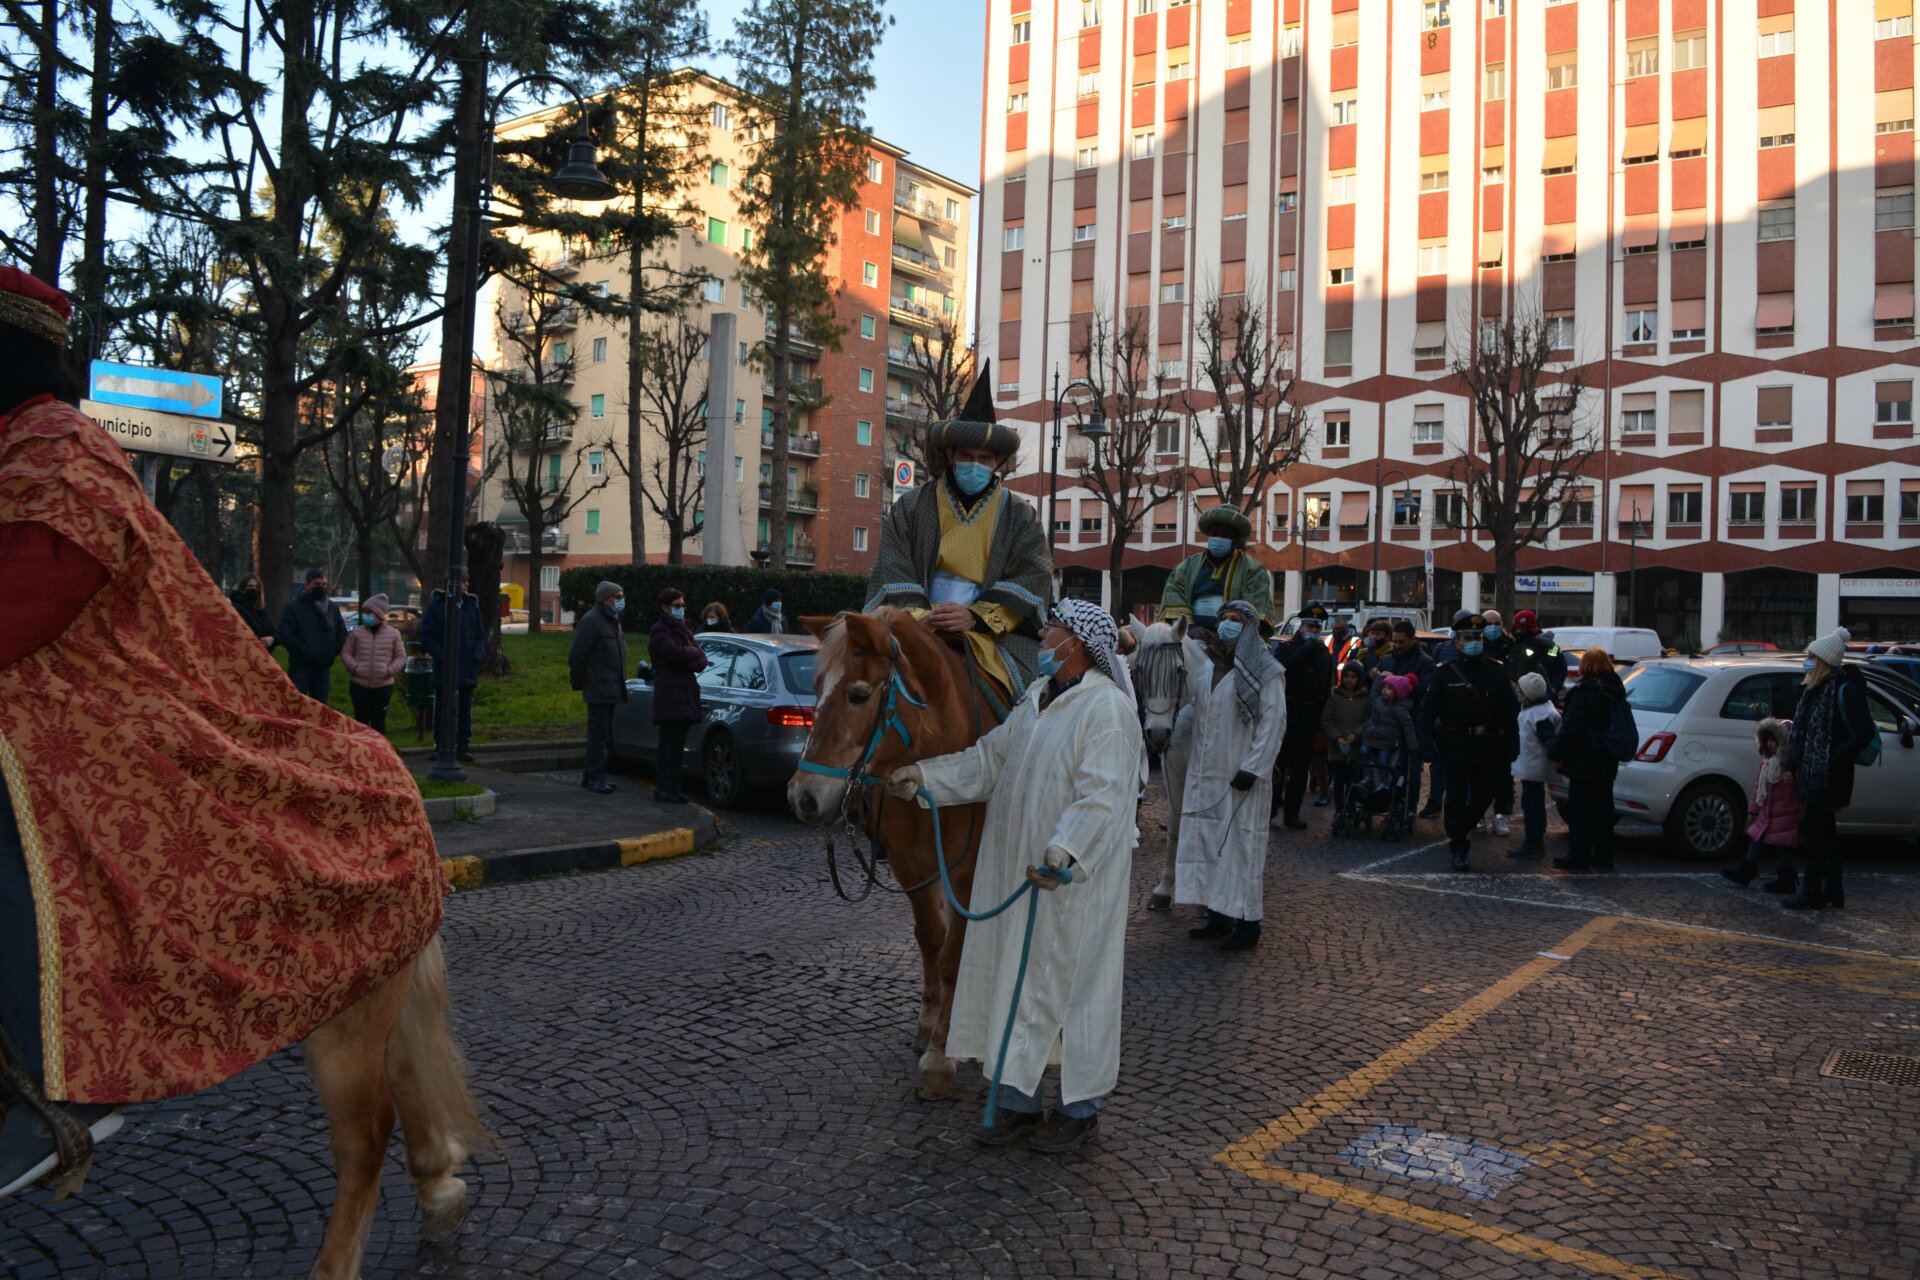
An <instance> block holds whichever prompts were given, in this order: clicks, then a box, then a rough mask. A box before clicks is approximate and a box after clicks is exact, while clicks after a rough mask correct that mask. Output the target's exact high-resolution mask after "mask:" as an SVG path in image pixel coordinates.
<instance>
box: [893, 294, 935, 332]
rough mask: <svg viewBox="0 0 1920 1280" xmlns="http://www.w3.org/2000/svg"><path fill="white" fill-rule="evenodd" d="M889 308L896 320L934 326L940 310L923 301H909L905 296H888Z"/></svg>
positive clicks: (929, 326)
mask: <svg viewBox="0 0 1920 1280" xmlns="http://www.w3.org/2000/svg"><path fill="white" fill-rule="evenodd" d="M887 310H888V311H889V312H891V313H892V315H893V318H894V319H896V320H904V321H906V322H907V323H908V324H911V325H919V326H923V327H926V328H932V327H933V322H934V320H935V319H936V318H937V317H938V316H939V314H940V313H939V312H937V311H935V310H934V309H933V308H932V307H929V306H926V305H924V304H923V303H918V302H909V301H907V299H905V298H888V299H887Z"/></svg>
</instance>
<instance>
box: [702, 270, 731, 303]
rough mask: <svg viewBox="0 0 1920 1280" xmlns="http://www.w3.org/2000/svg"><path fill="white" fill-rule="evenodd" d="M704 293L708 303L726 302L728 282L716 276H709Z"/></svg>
mask: <svg viewBox="0 0 1920 1280" xmlns="http://www.w3.org/2000/svg"><path fill="white" fill-rule="evenodd" d="M703 292H704V294H705V296H706V299H707V301H708V302H725V301H726V300H727V282H726V281H725V280H721V279H719V278H717V277H715V276H708V277H707V280H706V284H705V286H704V288H703Z"/></svg>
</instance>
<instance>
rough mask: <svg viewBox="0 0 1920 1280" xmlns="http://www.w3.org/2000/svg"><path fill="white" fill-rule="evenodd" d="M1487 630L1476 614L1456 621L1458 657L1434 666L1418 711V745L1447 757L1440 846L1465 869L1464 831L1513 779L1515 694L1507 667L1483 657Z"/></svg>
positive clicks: (1517, 729)
mask: <svg viewBox="0 0 1920 1280" xmlns="http://www.w3.org/2000/svg"><path fill="white" fill-rule="evenodd" d="M1492 630H1493V628H1491V627H1489V626H1488V624H1487V620H1486V618H1485V617H1484V616H1483V615H1481V614H1477V613H1471V614H1467V615H1466V616H1465V617H1463V618H1456V619H1455V621H1454V627H1453V636H1454V643H1455V646H1456V647H1457V650H1458V654H1459V656H1457V657H1454V658H1449V659H1448V660H1447V661H1445V662H1442V663H1441V664H1440V666H1439V669H1438V670H1436V671H1435V672H1434V676H1433V684H1432V686H1431V687H1429V688H1428V689H1427V691H1426V695H1425V696H1424V697H1423V698H1421V699H1420V701H1419V709H1418V712H1417V714H1418V716H1419V721H1420V742H1421V749H1422V750H1423V751H1425V752H1426V753H1427V755H1428V756H1429V758H1433V757H1443V758H1444V759H1445V760H1446V761H1447V771H1446V787H1447V792H1446V830H1447V844H1448V848H1449V849H1450V850H1451V851H1452V854H1453V869H1454V870H1455V871H1465V870H1466V869H1467V852H1468V849H1469V847H1470V840H1469V836H1470V835H1471V834H1472V832H1473V829H1474V828H1475V827H1477V826H1479V825H1480V820H1481V819H1482V818H1483V817H1485V816H1486V813H1487V810H1488V808H1489V807H1491V806H1492V805H1493V804H1494V803H1495V802H1496V801H1497V800H1498V799H1499V798H1500V793H1501V790H1502V788H1503V787H1509V788H1510V787H1511V786H1512V785H1513V773H1512V770H1511V766H1512V764H1513V761H1514V758H1515V757H1516V756H1518V755H1519V754H1520V699H1519V698H1518V697H1517V696H1516V695H1515V694H1514V690H1513V683H1512V682H1511V681H1509V680H1508V679H1507V670H1506V668H1505V667H1504V666H1502V665H1501V664H1500V663H1499V662H1498V661H1497V660H1495V659H1493V658H1489V657H1487V656H1486V644H1487V638H1488V633H1489V632H1490V631H1492Z"/></svg>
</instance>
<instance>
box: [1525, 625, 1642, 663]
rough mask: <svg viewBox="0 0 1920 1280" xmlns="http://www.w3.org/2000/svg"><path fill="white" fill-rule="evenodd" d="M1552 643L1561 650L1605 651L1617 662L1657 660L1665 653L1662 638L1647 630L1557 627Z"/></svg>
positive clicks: (1635, 628)
mask: <svg viewBox="0 0 1920 1280" xmlns="http://www.w3.org/2000/svg"><path fill="white" fill-rule="evenodd" d="M1553 642H1554V643H1555V644H1557V645H1559V646H1560V647H1561V648H1562V649H1592V648H1596V647H1597V648H1601V649H1605V650H1606V651H1607V653H1608V654H1609V655H1610V656H1612V658H1613V660H1614V661H1615V662H1635V661H1638V660H1639V659H1641V658H1657V657H1659V656H1660V655H1661V654H1663V653H1665V652H1666V650H1665V649H1663V648H1661V646H1660V636H1659V634H1658V633H1656V632H1654V631H1652V630H1650V629H1648V628H1646V627H1555V628H1554V629H1553Z"/></svg>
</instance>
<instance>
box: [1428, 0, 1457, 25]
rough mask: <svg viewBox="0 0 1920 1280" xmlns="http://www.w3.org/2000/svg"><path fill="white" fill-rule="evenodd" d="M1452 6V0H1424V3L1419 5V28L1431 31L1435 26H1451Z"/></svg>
mask: <svg viewBox="0 0 1920 1280" xmlns="http://www.w3.org/2000/svg"><path fill="white" fill-rule="evenodd" d="M1452 8H1453V5H1452V0H1426V3H1425V4H1423V5H1421V6H1420V27H1421V29H1422V30H1423V31H1431V30H1433V29H1434V28H1435V27H1445V26H1451V25H1452V24H1453V16H1452V13H1451V10H1452Z"/></svg>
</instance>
